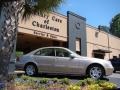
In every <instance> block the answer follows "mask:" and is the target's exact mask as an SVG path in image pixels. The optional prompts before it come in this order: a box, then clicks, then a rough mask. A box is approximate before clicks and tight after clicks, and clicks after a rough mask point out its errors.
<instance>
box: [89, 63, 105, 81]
mask: <svg viewBox="0 0 120 90" xmlns="http://www.w3.org/2000/svg"><path fill="white" fill-rule="evenodd" d="M104 74H105V73H104V68H103V67H102V66H100V65H91V66H90V67H88V70H87V75H88V76H89V77H90V78H93V79H101V78H103V76H104Z"/></svg>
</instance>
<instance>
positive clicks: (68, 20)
mask: <svg viewBox="0 0 120 90" xmlns="http://www.w3.org/2000/svg"><path fill="white" fill-rule="evenodd" d="M46 25H47V26H49V27H52V28H54V30H53V29H51V30H50V28H49V29H46V28H45V27H46ZM18 31H19V33H26V34H30V35H33V36H38V37H42V38H45V39H53V40H56V41H63V42H68V48H69V49H71V50H73V51H76V50H78V49H80V51H81V55H83V56H88V57H93V50H97V49H102V50H108V51H112V52H111V53H105V59H109V58H113V56H118V55H119V54H120V46H119V45H120V39H119V38H117V37H115V36H113V35H109V34H108V33H106V32H104V31H101V30H98V29H97V28H95V27H93V26H90V25H86V19H85V18H84V17H81V16H79V15H77V14H74V13H72V12H68V13H67V16H64V15H61V14H58V13H53V12H52V13H50V14H49V15H48V14H47V15H43V16H34V17H32V18H31V19H29V20H28V21H26V22H22V21H21V20H20V21H19V30H18ZM79 40H81V41H80V42H78V41H79ZM76 46H77V47H76ZM78 51H79V50H78Z"/></svg>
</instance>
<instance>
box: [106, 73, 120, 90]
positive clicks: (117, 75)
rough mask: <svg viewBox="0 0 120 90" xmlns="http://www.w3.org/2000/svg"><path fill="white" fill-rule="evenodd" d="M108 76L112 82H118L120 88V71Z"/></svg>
mask: <svg viewBox="0 0 120 90" xmlns="http://www.w3.org/2000/svg"><path fill="white" fill-rule="evenodd" d="M107 78H108V80H109V81H110V82H113V83H115V84H117V86H118V88H120V72H116V73H113V74H112V75H110V76H108V77H107Z"/></svg>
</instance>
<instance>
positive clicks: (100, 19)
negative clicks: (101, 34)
mask: <svg viewBox="0 0 120 90" xmlns="http://www.w3.org/2000/svg"><path fill="white" fill-rule="evenodd" d="M67 11H72V12H74V13H76V14H78V15H80V16H82V17H85V18H86V23H87V24H89V25H92V26H94V27H98V25H105V26H109V24H110V21H111V19H112V18H113V17H114V16H115V15H116V14H118V13H120V0H64V2H63V3H62V4H61V6H60V7H59V9H58V10H57V12H59V13H61V14H63V15H67Z"/></svg>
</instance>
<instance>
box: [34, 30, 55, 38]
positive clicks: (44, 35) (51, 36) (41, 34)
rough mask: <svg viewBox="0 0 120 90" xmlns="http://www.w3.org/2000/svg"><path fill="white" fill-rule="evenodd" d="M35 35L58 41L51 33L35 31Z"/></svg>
mask: <svg viewBox="0 0 120 90" xmlns="http://www.w3.org/2000/svg"><path fill="white" fill-rule="evenodd" d="M33 34H34V35H37V36H41V37H47V38H52V39H57V36H55V35H52V34H50V33H44V32H39V31H34V32H33Z"/></svg>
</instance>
